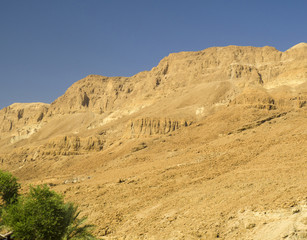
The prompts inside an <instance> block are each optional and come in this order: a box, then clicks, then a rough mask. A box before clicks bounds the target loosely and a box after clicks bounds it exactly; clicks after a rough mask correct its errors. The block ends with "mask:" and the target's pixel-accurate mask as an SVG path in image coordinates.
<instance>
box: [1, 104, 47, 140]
mask: <svg viewBox="0 0 307 240" xmlns="http://www.w3.org/2000/svg"><path fill="white" fill-rule="evenodd" d="M48 108H49V104H45V103H15V104H12V105H10V106H8V107H6V108H3V109H2V110H0V133H1V134H0V140H1V139H4V138H6V137H7V136H14V137H13V138H12V139H11V142H12V143H13V142H15V141H19V140H21V139H25V138H28V137H30V136H31V135H32V134H34V133H35V132H37V131H38V130H39V129H40V127H41V125H42V123H43V121H44V117H45V116H46V113H47V112H48Z"/></svg>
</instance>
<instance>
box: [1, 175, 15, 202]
mask: <svg viewBox="0 0 307 240" xmlns="http://www.w3.org/2000/svg"><path fill="white" fill-rule="evenodd" d="M19 189H20V184H19V183H18V182H17V179H16V178H15V177H14V176H13V175H12V174H11V173H9V172H4V171H1V170H0V197H1V202H2V203H0V206H3V205H8V204H10V203H14V202H16V201H17V198H18V191H19Z"/></svg>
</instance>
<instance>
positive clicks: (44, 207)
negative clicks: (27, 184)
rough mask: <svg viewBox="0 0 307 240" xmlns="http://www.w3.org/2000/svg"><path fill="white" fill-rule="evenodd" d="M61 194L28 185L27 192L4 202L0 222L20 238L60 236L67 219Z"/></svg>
mask: <svg viewBox="0 0 307 240" xmlns="http://www.w3.org/2000/svg"><path fill="white" fill-rule="evenodd" d="M68 208H69V207H68V205H67V204H65V203H64V200H63V197H62V196H60V195H59V194H57V193H56V192H54V191H51V190H49V188H48V187H47V186H37V187H31V188H30V192H29V193H28V194H27V195H25V196H21V197H20V198H19V200H18V201H17V202H16V203H14V204H10V205H8V206H7V207H6V208H5V209H4V210H3V212H2V219H3V223H4V224H5V225H6V226H8V227H10V228H11V229H12V230H13V231H14V235H13V236H14V238H15V239H21V240H28V239H36V240H54V239H62V238H63V236H64V234H65V232H66V229H67V227H68V226H69V224H70V222H69V221H68V220H69V219H68V218H67V209H68Z"/></svg>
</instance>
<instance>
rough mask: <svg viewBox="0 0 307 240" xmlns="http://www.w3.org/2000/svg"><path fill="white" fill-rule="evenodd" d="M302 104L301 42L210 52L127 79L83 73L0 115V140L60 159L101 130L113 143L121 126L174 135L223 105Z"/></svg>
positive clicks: (304, 57) (305, 81)
mask: <svg viewBox="0 0 307 240" xmlns="http://www.w3.org/2000/svg"><path fill="white" fill-rule="evenodd" d="M306 102H307V44H306V43H301V44H298V45H296V46H294V47H292V48H290V49H289V50H287V51H285V52H280V51H278V50H277V49H275V48H273V47H262V48H258V47H239V46H228V47H212V48H208V49H205V50H203V51H198V52H180V53H172V54H170V55H169V56H167V57H165V58H164V59H162V60H161V61H160V63H159V64H158V66H156V67H154V68H152V69H151V70H150V71H144V72H140V73H138V74H136V75H134V76H132V77H104V76H99V75H89V76H87V77H85V78H84V79H81V80H79V81H77V82H76V83H74V84H73V85H72V86H71V87H70V88H69V89H67V91H66V93H65V94H64V95H63V96H61V97H59V98H58V99H56V100H55V101H54V102H53V103H52V104H50V105H49V104H42V103H33V104H13V105H11V106H9V107H7V108H4V109H2V110H1V111H0V132H1V135H0V141H1V143H2V145H3V146H8V145H10V144H15V143H19V142H20V141H22V140H25V139H29V138H31V139H30V140H31V141H32V142H35V141H37V145H42V146H45V147H46V146H49V147H46V148H50V149H52V150H50V151H51V152H57V153H59V154H62V153H63V152H64V153H65V152H67V153H69V152H71V151H72V149H74V146H77V145H78V144H77V143H78V140H77V139H81V138H80V137H81V135H82V134H83V135H82V139H83V138H84V137H85V139H86V138H88V137H91V136H92V134H93V133H92V132H91V131H95V129H98V130H99V129H100V128H103V127H105V128H112V129H113V130H112V131H110V132H111V133H112V135H114V134H115V133H116V134H117V135H116V136H117V137H118V138H121V136H123V135H125V134H126V135H125V136H127V133H126V130H122V129H124V127H123V126H127V125H128V126H129V127H128V128H129V131H128V132H129V134H130V135H129V134H128V135H129V136H130V137H140V136H151V135H157V134H167V133H170V132H172V131H177V130H178V129H181V128H183V127H185V126H189V124H190V123H191V122H194V121H197V120H200V119H202V118H205V117H207V116H209V115H210V114H212V113H214V112H216V111H218V110H219V109H221V108H226V107H228V106H230V107H231V106H233V105H240V106H243V107H248V108H256V109H266V110H282V111H287V110H289V109H300V108H305V107H306V105H307V104H306ZM78 114H79V115H78ZM82 114H83V115H82ZM68 116H69V117H68ZM81 116H82V117H81ZM112 124H113V125H112ZM42 127H43V128H42ZM41 129H42V130H41ZM98 130H97V131H98ZM104 130H105V129H104ZM121 131H122V132H121ZM123 132H125V133H123ZM69 133H73V134H75V138H73V139H71V138H68V139H67V140H66V142H65V141H64V142H65V143H61V141H62V140H63V139H62V140H61V141H58V140H56V141H55V140H54V141H55V142H54V143H47V142H46V141H48V139H49V140H50V139H58V138H61V137H62V136H67V135H69ZM110 136H111V135H110ZM110 136H109V135H107V136H105V137H106V138H108V137H110ZM39 141H42V142H39ZM52 141H53V140H52ZM80 141H81V142H82V141H87V140H80ZM93 141H94V142H95V143H93V144H94V146H93V148H94V149H96V150H97V149H102V147H103V142H102V140H93ZM73 142H74V143H73ZM25 144H28V142H25ZM76 144H77V145H76ZM51 146H53V147H51ZM88 146H91V144H85V143H83V142H82V144H81V145H80V146H79V147H78V148H77V149H75V150H73V151H79V152H86V151H90V150H92V149H91V148H90V147H88ZM69 154H70V153H69Z"/></svg>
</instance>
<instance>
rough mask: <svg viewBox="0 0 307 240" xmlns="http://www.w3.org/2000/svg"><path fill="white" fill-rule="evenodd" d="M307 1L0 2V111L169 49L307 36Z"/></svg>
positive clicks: (283, 42)
mask: <svg viewBox="0 0 307 240" xmlns="http://www.w3.org/2000/svg"><path fill="white" fill-rule="evenodd" d="M306 9H307V1H306V0H293V1H288V0H279V1H277V0H266V1H263V0H257V1H256V0H253V1H252V0H241V1H239V0H211V1H209V0H208V1H206V0H185V1H182V0H49V1H47V0H0V109H1V108H3V107H5V106H8V105H10V104H12V103H14V102H47V103H51V102H52V101H54V100H55V99H56V98H57V97H59V96H60V95H62V94H63V93H64V92H65V91H66V89H67V88H68V87H69V86H70V85H71V84H73V83H74V82H76V81H77V80H79V79H81V78H84V77H85V76H87V75H89V74H100V75H104V76H132V75H134V74H136V73H138V72H140V71H144V70H150V69H151V68H152V67H154V66H156V65H157V64H158V63H159V61H160V60H161V59H162V58H163V57H165V56H167V55H168V54H169V53H171V52H180V51H198V50H202V49H205V48H208V47H212V46H227V45H242V46H246V45H251V46H257V47H261V46H266V45H269V46H274V47H276V48H277V49H278V50H281V51H285V50H286V49H288V48H290V47H291V46H293V45H295V44H297V43H300V42H307V27H306V24H307V14H306Z"/></svg>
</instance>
